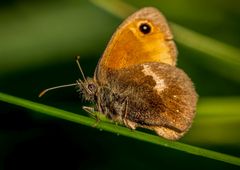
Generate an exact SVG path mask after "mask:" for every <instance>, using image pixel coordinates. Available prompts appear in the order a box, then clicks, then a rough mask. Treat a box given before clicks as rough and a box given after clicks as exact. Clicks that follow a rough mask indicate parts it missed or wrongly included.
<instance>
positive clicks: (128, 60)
mask: <svg viewBox="0 0 240 170" xmlns="http://www.w3.org/2000/svg"><path fill="white" fill-rule="evenodd" d="M176 60H177V49H176V46H175V43H174V41H173V35H172V33H171V31H170V28H169V26H168V23H167V21H166V19H165V17H164V16H163V15H162V13H161V12H160V11H158V10H157V9H156V8H153V7H145V8H142V9H140V10H138V11H137V12H135V13H134V14H132V15H131V16H129V17H128V18H127V19H126V20H125V21H124V22H123V23H122V24H121V25H120V26H119V27H118V29H117V30H116V32H115V33H114V34H113V36H112V38H111V40H110V42H109V43H108V45H107V48H106V50H105V51H104V53H103V55H102V57H101V58H100V60H99V62H98V65H97V67H96V69H95V72H94V77H93V78H85V77H84V74H83V73H82V75H83V77H84V79H83V80H81V79H79V80H77V82H76V83H74V84H70V85H67V86H71V85H77V87H78V91H79V92H80V94H81V95H82V96H83V98H84V99H85V100H87V101H90V102H93V103H95V107H94V108H91V107H84V109H85V110H87V111H88V112H92V113H93V112H94V111H98V112H100V113H102V114H104V115H106V116H107V117H108V118H109V119H111V120H113V121H114V122H119V123H122V124H124V125H125V126H127V127H129V128H130V129H136V128H137V127H141V128H146V129H150V130H153V131H155V132H156V133H157V134H158V135H159V136H161V137H163V138H166V139H169V140H177V139H179V138H181V137H182V136H183V135H184V134H185V133H186V132H187V131H188V129H189V128H190V127H191V124H192V121H193V118H194V116H195V112H196V104H197V99H198V95H197V93H196V91H195V88H194V86H193V83H192V81H191V79H190V78H189V77H188V76H187V74H186V73H184V71H183V70H181V69H179V68H177V67H176ZM77 63H78V65H79V68H80V71H81V72H82V70H81V67H80V64H79V62H77ZM59 87H61V86H58V87H57V88H59ZM54 88H55V87H54ZM54 88H50V90H51V89H54ZM47 90H49V89H47ZM44 93H45V92H44Z"/></svg>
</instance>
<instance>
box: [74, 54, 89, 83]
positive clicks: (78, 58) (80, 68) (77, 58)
mask: <svg viewBox="0 0 240 170" xmlns="http://www.w3.org/2000/svg"><path fill="white" fill-rule="evenodd" d="M79 60H80V56H77V57H76V63H77V65H78V68H79V70H80V72H81V74H82V77H83V80H84V81H86V82H87V79H86V77H85V75H84V73H83V71H82V67H81V65H80V62H79Z"/></svg>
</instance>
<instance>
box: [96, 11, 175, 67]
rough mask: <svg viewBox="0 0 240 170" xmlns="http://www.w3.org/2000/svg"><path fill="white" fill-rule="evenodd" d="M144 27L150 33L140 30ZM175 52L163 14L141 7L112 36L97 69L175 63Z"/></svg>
mask: <svg viewBox="0 0 240 170" xmlns="http://www.w3.org/2000/svg"><path fill="white" fill-rule="evenodd" d="M142 24H146V25H147V26H149V27H150V28H149V29H150V32H148V33H147V34H146V32H142V31H141V28H140V27H141V25H142ZM176 56H177V50H176V47H175V44H174V42H173V41H172V34H171V32H170V30H169V27H168V25H167V22H166V20H165V18H164V17H163V15H162V14H161V13H160V12H159V11H158V10H156V9H155V8H143V9H142V10H140V11H138V12H136V13H134V14H133V15H132V16H130V17H129V18H128V19H126V20H125V21H124V22H123V23H122V24H121V25H120V27H119V28H118V30H117V31H116V33H115V34H114V35H113V37H112V39H111V41H110V42H109V44H108V47H107V48H106V50H105V52H104V54H103V56H102V58H101V59H100V62H99V67H100V66H101V65H102V66H105V67H108V68H113V69H121V68H126V67H129V66H133V65H138V64H142V63H146V62H162V63H166V64H170V65H175V64H176Z"/></svg>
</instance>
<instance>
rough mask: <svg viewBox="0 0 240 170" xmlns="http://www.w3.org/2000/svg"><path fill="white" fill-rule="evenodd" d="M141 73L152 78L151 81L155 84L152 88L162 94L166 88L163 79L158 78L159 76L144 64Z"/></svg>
mask: <svg viewBox="0 0 240 170" xmlns="http://www.w3.org/2000/svg"><path fill="white" fill-rule="evenodd" d="M142 72H143V73H144V74H145V75H146V76H152V78H153V80H154V81H155V82H156V85H155V87H154V89H155V90H157V91H158V92H162V91H163V90H164V89H165V88H166V85H165V82H164V79H161V78H159V76H158V75H157V74H156V73H155V72H153V71H152V69H151V67H150V66H149V65H146V64H144V65H143V70H142Z"/></svg>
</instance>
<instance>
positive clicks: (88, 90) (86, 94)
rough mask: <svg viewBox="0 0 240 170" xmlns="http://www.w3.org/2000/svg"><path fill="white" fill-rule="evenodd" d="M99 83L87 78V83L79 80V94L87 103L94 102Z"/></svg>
mask: <svg viewBox="0 0 240 170" xmlns="http://www.w3.org/2000/svg"><path fill="white" fill-rule="evenodd" d="M97 87H98V85H97V83H96V82H95V81H94V80H93V79H92V78H87V79H86V80H85V81H82V80H80V79H79V80H77V88H78V90H77V91H78V92H79V93H80V95H81V96H82V98H83V99H85V100H86V101H90V102H94V101H95V98H96V97H95V96H96V93H97Z"/></svg>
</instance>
